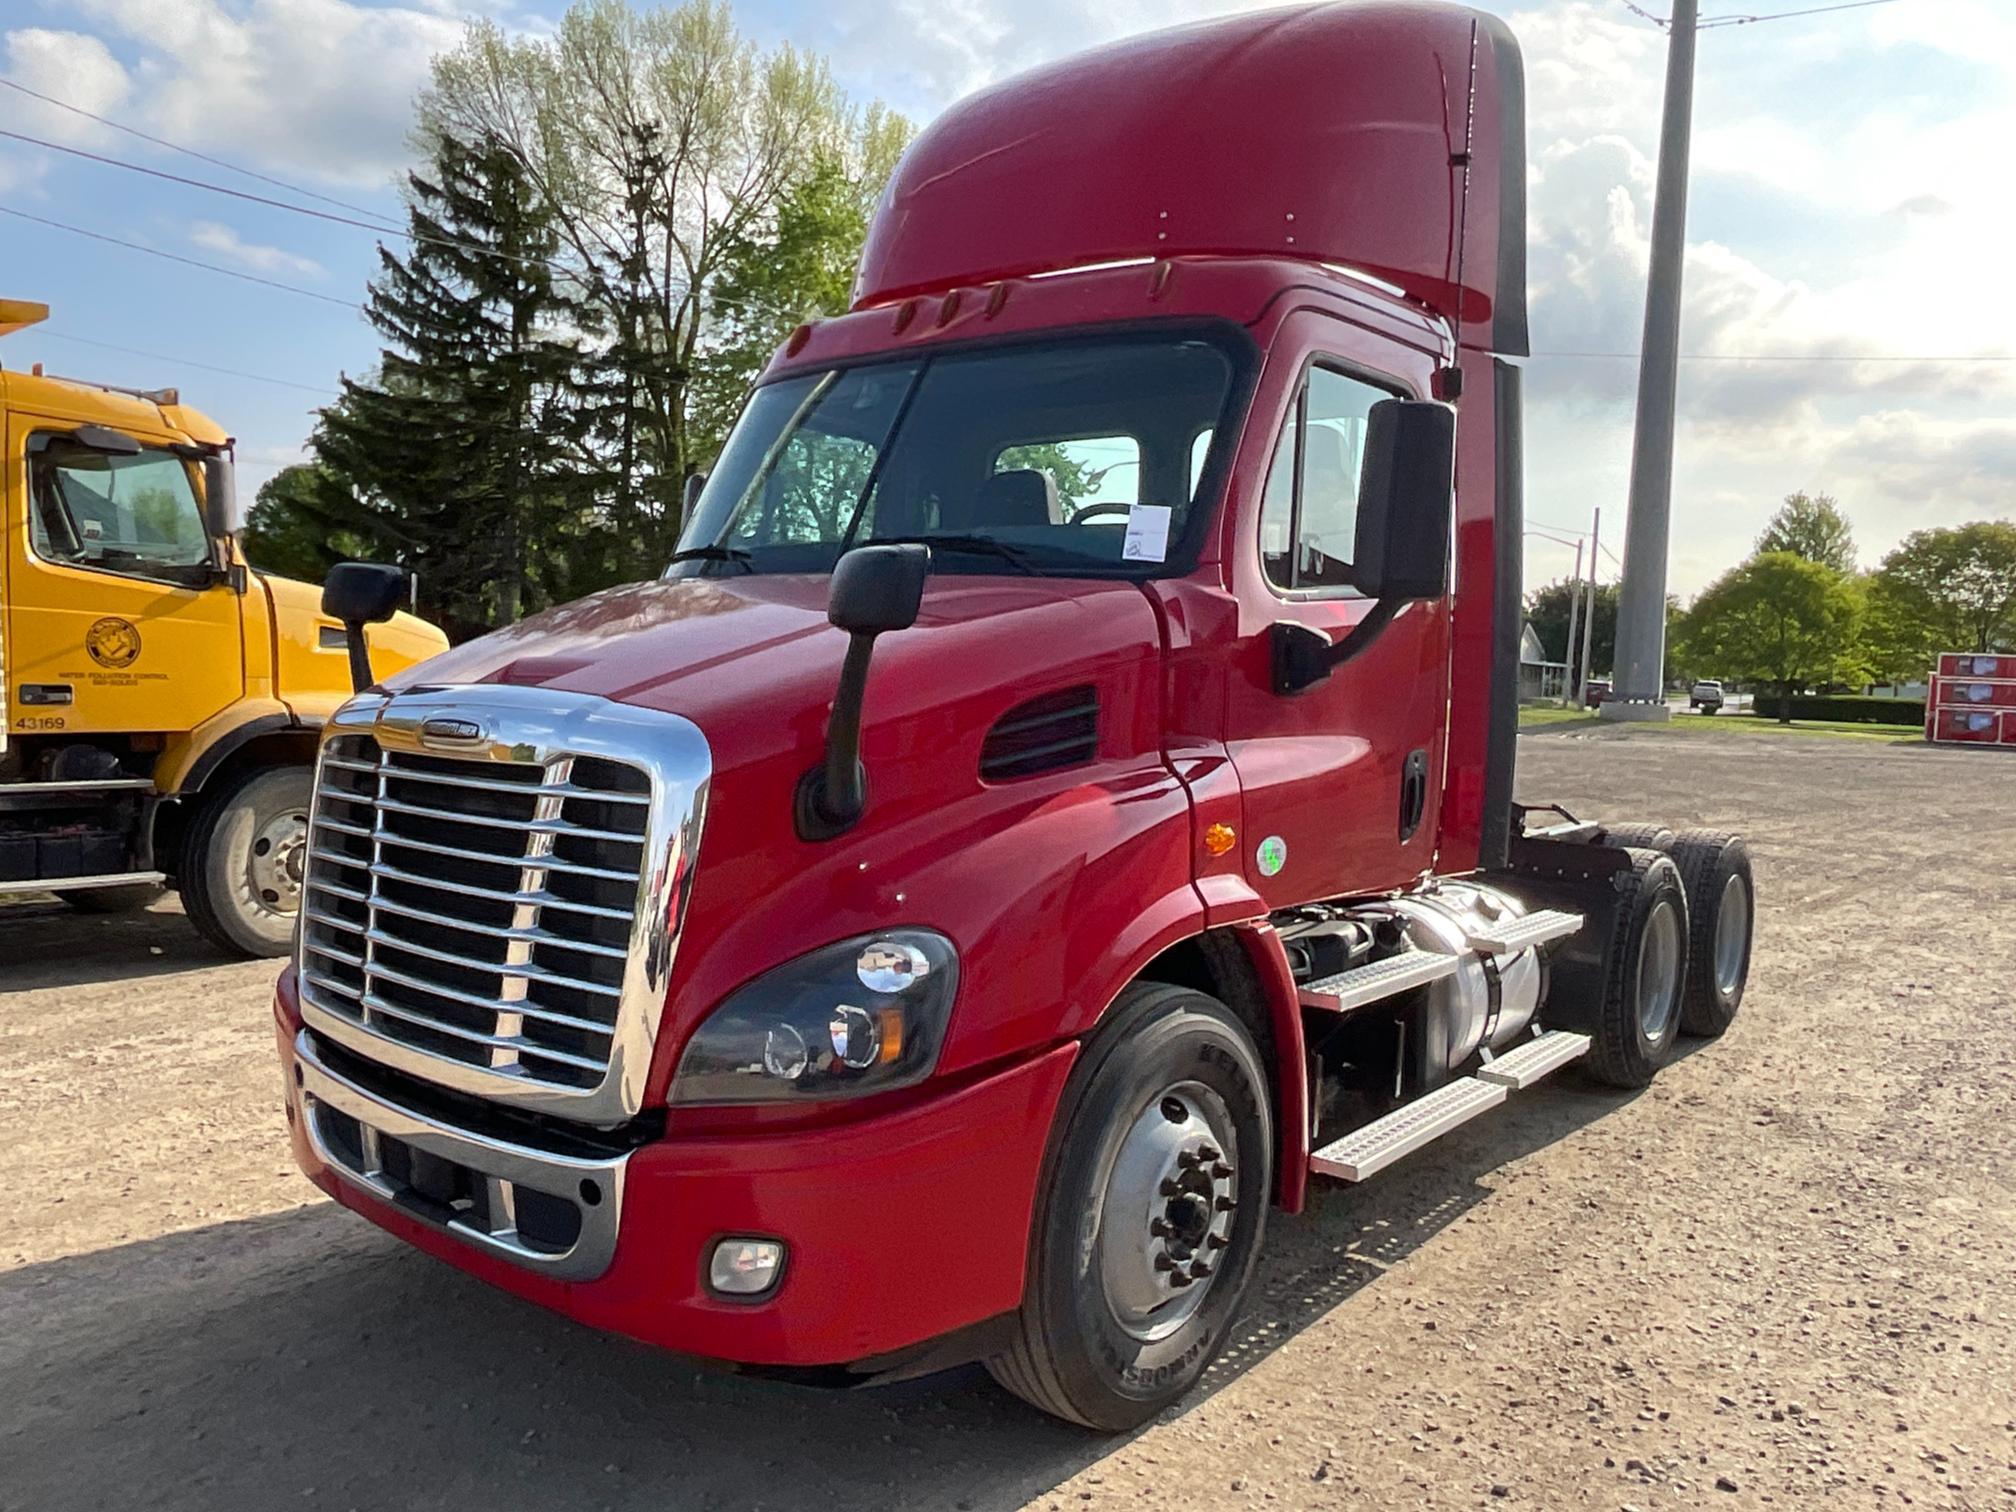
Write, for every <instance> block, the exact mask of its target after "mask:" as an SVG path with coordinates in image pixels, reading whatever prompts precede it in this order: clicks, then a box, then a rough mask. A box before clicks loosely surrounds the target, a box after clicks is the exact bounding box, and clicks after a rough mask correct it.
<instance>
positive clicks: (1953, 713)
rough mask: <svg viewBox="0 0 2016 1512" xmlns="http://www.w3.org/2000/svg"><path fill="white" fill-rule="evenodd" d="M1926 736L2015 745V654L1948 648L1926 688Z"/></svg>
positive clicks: (1939, 739) (1932, 739)
mask: <svg viewBox="0 0 2016 1512" xmlns="http://www.w3.org/2000/svg"><path fill="white" fill-rule="evenodd" d="M1925 738H1926V739H1927V740H1930V741H1936V742H1940V743H1947V744H1952V743H1962V744H1967V745H2016V656H2003V655H1998V654H1995V653H1992V652H1973V651H1947V652H1943V653H1941V655H1940V657H1939V669H1938V671H1937V672H1936V673H1934V674H1933V677H1932V679H1931V684H1930V686H1929V687H1928V688H1927V689H1926V691H1925Z"/></svg>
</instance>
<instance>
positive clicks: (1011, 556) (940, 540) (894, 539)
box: [859, 534, 1037, 577]
mask: <svg viewBox="0 0 2016 1512" xmlns="http://www.w3.org/2000/svg"><path fill="white" fill-rule="evenodd" d="M859 544H860V545H863V546H907V545H920V546H929V547H930V548H931V549H932V550H933V551H955V552H964V553H966V554H967V555H968V556H991V557H998V558H999V559H1000V560H1002V561H1004V562H1006V563H1007V564H1008V565H1009V566H1010V567H1013V568H1014V569H1015V570H1016V571H1017V572H1022V573H1027V574H1028V575H1029V576H1030V577H1035V576H1036V575H1037V573H1036V569H1035V568H1034V567H1032V566H1030V565H1029V553H1027V552H1026V551H1024V550H1023V549H1022V548H1021V547H1020V546H1010V545H1009V544H1008V543H1007V542H1006V541H997V540H995V539H994V538H993V537H992V536H984V535H958V534H948V535H928V534H927V535H893V536H870V537H869V538H868V539H867V540H865V541H862V542H860V543H859Z"/></svg>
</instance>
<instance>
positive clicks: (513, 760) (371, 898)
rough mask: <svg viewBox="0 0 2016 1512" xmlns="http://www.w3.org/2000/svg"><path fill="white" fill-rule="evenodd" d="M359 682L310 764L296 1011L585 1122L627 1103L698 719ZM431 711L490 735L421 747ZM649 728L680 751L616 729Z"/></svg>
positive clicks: (690, 803)
mask: <svg viewBox="0 0 2016 1512" xmlns="http://www.w3.org/2000/svg"><path fill="white" fill-rule="evenodd" d="M458 694H459V695H461V696H460V697H459V698H457V697H456V696H455V695H458ZM363 702H364V701H361V700H360V701H359V703H363ZM359 703H353V704H352V705H349V706H346V708H345V710H344V711H343V712H342V713H341V714H339V716H338V718H337V720H336V721H334V722H332V725H331V729H330V732H329V733H328V735H327V737H326V738H325V740H324V743H323V747H322V756H321V761H320V764H319V765H318V768H317V774H316V788H315V802H314V812H313V815H312V818H311V821H310V848H309V855H308V869H307V877H306V891H305V894H304V898H303V904H302V913H301V940H300V952H299V964H300V981H301V995H302V1002H303V1015H304V1017H305V1018H307V1019H308V1021H309V1023H310V1026H311V1027H312V1028H316V1029H319V1030H322V1031H324V1032H328V1033H330V1034H331V1035H332V1036H334V1037H335V1038H338V1039H340V1040H342V1041H343V1042H344V1043H345V1044H347V1045H348V1046H350V1048H352V1049H355V1050H359V1051H360V1052H361V1053H364V1054H366V1055H373V1056H375V1057H377V1058H378V1059H381V1060H385V1061H388V1062H391V1063H395V1064H399V1065H401V1066H402V1067H404V1068H405V1069H409V1070H416V1071H418V1072H419V1074H422V1075H427V1076H430V1077H431V1078H432V1079H434V1080H436V1081H440V1082H443V1083H446V1084H448V1085H453V1086H458V1087H462V1088H464V1089H466V1090H471V1091H477V1092H481V1093H483V1094H484V1095H487V1096H492V1097H498V1098H501V1099H504V1100H507V1101H515V1102H519V1103H521V1104H529V1105H534V1106H539V1107H542V1108H544V1109H546V1110H549V1111H557V1112H562V1113H566V1114H569V1115H571V1116H576V1117H582V1118H587V1119H590V1120H591V1121H601V1122H613V1121H615V1120H616V1119H618V1118H620V1117H623V1116H627V1115H629V1114H631V1113H634V1112H635V1111H637V1107H638V1105H639V1103H640V1101H641V1090H642V1079H643V1076H644V1074H645V1071H646V1070H647V1069H648V1059H649V1057H648V1049H649V1045H650V1042H651V1039H652V1037H653V1036H654V1035H655V1032H656V1027H657V1019H658V1014H659V1011H660V1009H661V1008H662V1005H663V998H664V986H665V976H666V972H667V970H668V969H669V965H670V945H671V941H672V938H673V935H674V934H675V933H676V926H677V914H678V912H679V910H680V909H681V908H682V907H683V902H684V896H685V891H686V887H687V884H688V881H689V878H690V870H691V864H692V850H693V848H694V846H695V845H696V844H697V839H698V823H699V816H700V805H701V799H702V796H703V795H704V789H705V783H706V770H705V762H704V753H705V746H704V742H701V741H700V740H699V732H698V731H697V730H694V729H693V727H692V726H691V725H690V724H688V723H687V722H686V721H684V720H677V719H675V717H673V716H667V715H653V714H650V713H648V712H647V711H641V710H633V709H626V708H622V707H621V706H617V705H611V704H606V703H603V702H602V701H601V700H598V699H584V698H580V697H578V696H574V695H558V694H548V693H544V692H543V690H530V689H512V688H480V689H439V690H425V691H424V692H423V693H421V694H416V695H406V696H403V697H398V698H392V699H385V698H379V699H376V700H375V701H373V702H372V703H369V704H367V705H366V706H365V707H364V708H362V709H360V708H359ZM409 705H416V706H414V707H409ZM451 706H452V707H453V709H454V711H455V714H456V715H457V716H458V717H457V718H455V719H444V718H443V716H442V711H443V710H444V708H447V707H451ZM367 714H368V715H369V716H371V717H370V718H368V719H366V718H365V717H364V716H365V715H367ZM465 714H468V715H469V716H470V717H467V718H464V717H460V716H463V715H465ZM429 720H432V722H433V723H434V724H435V725H437V726H453V727H461V726H468V727H469V728H470V729H474V730H482V731H484V732H485V734H484V735H483V736H482V737H481V738H479V739H473V740H472V739H470V738H467V737H462V736H459V735H458V737H457V738H456V739H455V740H454V741H453V742H452V744H453V745H454V746H456V747H469V748H468V749H454V750H452V751H451V750H442V749H437V748H430V747H433V746H435V745H438V744H448V743H449V742H432V741H430V740H429V738H428V737H427V735H426V734H425V732H424V729H425V726H426V724H427V722H428V721H429ZM667 722H669V724H670V725H676V727H677V729H676V730H673V729H670V728H663V727H657V728H654V727H656V726H661V725H662V724H664V723H667ZM640 726H641V728H640ZM570 727H571V728H570ZM646 733H655V734H658V735H660V736H667V735H673V734H679V735H683V736H685V737H688V738H686V739H684V740H674V741H671V742H669V744H670V746H671V747H672V750H673V751H674V752H675V753H677V754H678V755H679V756H680V757H682V758H683V759H680V760H677V761H675V762H674V763H673V765H674V766H675V767H676V768H677V770H676V772H668V771H666V770H662V769H661V768H662V766H663V758H664V756H665V755H666V754H667V753H666V750H665V749H664V747H665V745H666V744H667V742H665V741H662V740H661V741H651V742H641V741H640V742H639V744H640V746H641V749H638V750H635V751H625V750H624V749H623V741H624V739H626V738H628V739H631V740H636V738H637V737H638V736H640V735H643V734H646ZM570 734H572V735H575V736H577V737H580V738H577V739H573V740H570V739H568V736H569V735H570ZM695 747H697V749H698V752H699V754H700V756H701V758H702V759H701V760H700V761H699V762H698V763H697V766H698V770H697V771H696V770H695V767H696V762H695V760H694V759H693V752H694V748H695ZM668 916H669V917H668ZM668 926H669V928H668Z"/></svg>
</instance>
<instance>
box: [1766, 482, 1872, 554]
mask: <svg viewBox="0 0 2016 1512" xmlns="http://www.w3.org/2000/svg"><path fill="white" fill-rule="evenodd" d="M1767 551H1789V552H1791V553H1792V554H1793V555H1794V556H1802V557H1804V558H1806V560H1807V561H1809V562H1818V563H1819V564H1820V565H1821V566H1823V567H1832V568H1833V569H1834V570H1835V571H1836V572H1839V573H1844V574H1845V573H1851V572H1853V571H1854V570H1855V531H1854V528H1853V527H1852V526H1850V525H1849V523H1848V516H1846V515H1845V514H1843V513H1842V512H1841V506H1840V505H1839V504H1838V503H1836V502H1835V501H1834V498H1833V496H1832V495H1830V494H1824V493H1823V494H1807V493H1795V494H1787V495H1786V496H1785V502H1784V503H1783V504H1781V505H1779V506H1778V512H1777V513H1776V514H1774V515H1773V516H1771V523H1770V524H1768V525H1766V526H1765V527H1764V533H1763V534H1762V535H1760V536H1759V537H1757V554H1758V555H1760V556H1761V555H1763V554H1764V553H1765V552H1767Z"/></svg>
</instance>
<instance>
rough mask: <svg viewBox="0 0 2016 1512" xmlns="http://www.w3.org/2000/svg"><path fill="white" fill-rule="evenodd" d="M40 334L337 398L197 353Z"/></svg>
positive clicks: (58, 333) (306, 385) (329, 392)
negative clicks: (197, 356)
mask: <svg viewBox="0 0 2016 1512" xmlns="http://www.w3.org/2000/svg"><path fill="white" fill-rule="evenodd" d="M35 334H36V335H38V336H53V337H55V338H56V340H58V341H71V342H75V343H76V344H77V345H78V346H88V347H97V348H99V349H100V350H101V351H107V352H123V353H125V354H126V355H127V356H128V357H145V358H148V359H150V360H151V361H154V362H167V363H172V364H173V365H174V366H175V367H177V368H200V369H202V370H203V371H204V372H206V373H223V374H224V375H225V376H227V377H231V378H248V379H250V380H251V381H252V382H254V383H270V384H273V385H274V386H275V387H277V388H290V389H299V390H301V392H302V393H304V394H319V395H321V396H322V397H323V398H325V399H331V398H334V397H335V395H336V390H334V389H327V388H317V387H316V386H315V385H314V384H312V383H296V382H295V381H294V380H293V379H292V378H274V377H271V376H269V375H268V374H265V373H248V372H246V371H245V370H244V369H242V368H231V367H219V366H217V364H216V363H214V362H198V361H196V359H195V358H193V357H176V356H173V355H171V354H169V353H167V352H147V351H142V350H141V349H140V348H139V347H129V346H120V345H118V344H117V343H116V342H111V341H94V340H93V339H92V338H91V337H89V336H72V335H71V334H70V333H69V332H67V331H51V330H47V329H44V330H41V331H37V332H36V333H35Z"/></svg>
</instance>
